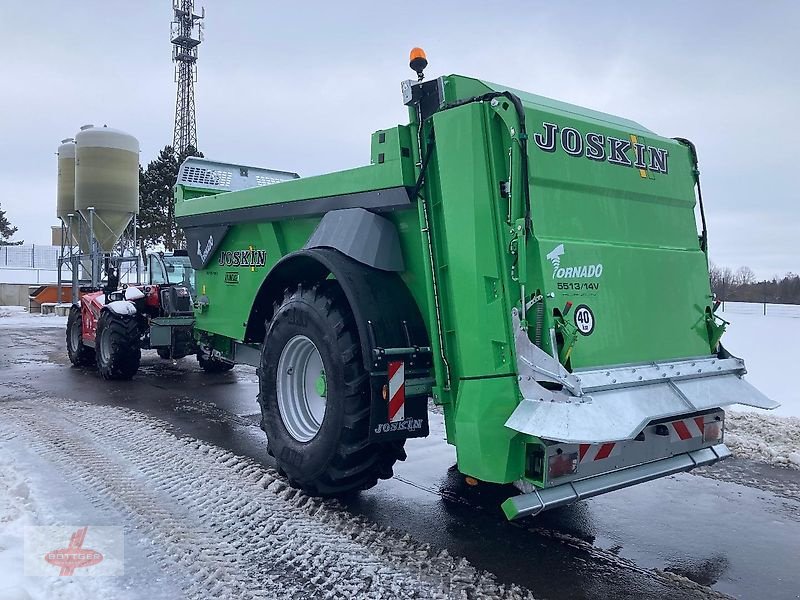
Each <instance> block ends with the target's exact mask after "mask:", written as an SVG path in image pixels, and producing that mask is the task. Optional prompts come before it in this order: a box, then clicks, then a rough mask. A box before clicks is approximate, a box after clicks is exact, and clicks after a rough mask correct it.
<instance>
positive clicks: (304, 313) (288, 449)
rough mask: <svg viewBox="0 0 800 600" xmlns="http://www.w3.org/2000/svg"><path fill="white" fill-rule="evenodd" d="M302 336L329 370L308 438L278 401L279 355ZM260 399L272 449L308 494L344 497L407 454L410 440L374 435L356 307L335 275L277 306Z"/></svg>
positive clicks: (264, 352) (388, 474) (265, 354)
mask: <svg viewBox="0 0 800 600" xmlns="http://www.w3.org/2000/svg"><path fill="white" fill-rule="evenodd" d="M298 336H303V337H305V338H307V339H308V340H310V341H311V342H312V343H313V345H314V346H315V348H316V350H317V352H318V355H319V358H320V359H321V361H322V366H323V369H324V380H325V384H324V385H325V388H324V389H325V390H326V391H325V392H324V395H325V408H324V415H323V416H322V418H321V423H320V424H319V425H318V430H317V431H316V434H315V435H314V434H313V433H310V434H309V435H313V437H312V438H311V439H310V440H308V441H299V439H298V437H297V436H296V434H295V435H293V434H292V433H290V432H289V429H288V428H287V424H286V422H284V417H283V416H282V415H281V410H280V408H279V402H278V380H277V378H278V366H279V362H280V358H281V355H282V353H283V352H284V348H288V347H291V344H289V345H288V346H287V344H288V343H289V342H290V341H291V340H293V339H298ZM284 367H285V364H284ZM287 372H288V369H287ZM285 388H286V384H284V389H285ZM286 397H287V398H288V397H291V396H289V395H287V396H286ZM258 401H259V404H260V405H261V413H262V428H263V429H264V431H265V433H266V434H267V441H268V448H269V453H270V454H271V455H272V456H274V457H275V460H276V461H277V463H278V468H279V470H281V471H282V472H283V473H285V474H286V476H287V478H288V480H289V483H290V484H291V485H292V486H294V487H297V488H301V489H303V490H305V491H306V492H308V493H311V494H314V495H320V496H338V495H344V494H348V493H350V492H353V491H357V490H365V489H368V488H371V487H372V486H374V485H375V484H376V483H377V482H378V480H379V479H389V478H390V477H391V476H392V474H393V473H392V466H393V465H394V463H395V461H397V460H405V458H406V455H405V451H404V450H403V444H404V441H399V442H386V443H380V444H378V443H370V441H369V417H370V389H369V374H368V373H367V372H366V371H365V370H364V365H363V362H362V359H361V345H360V343H359V338H358V332H357V329H356V324H355V320H354V318H353V313H352V310H351V309H350V306H349V304H348V303H347V299H346V298H345V296H344V293H343V292H342V290H341V288H340V287H339V285H338V284H337V283H336V282H335V281H325V282H323V283H322V284H320V285H318V286H315V287H313V288H311V289H309V288H304V287H301V286H298V288H297V289H296V290H294V291H288V290H287V292H286V293H285V295H284V298H283V301H282V302H281V303H280V305H279V306H276V309H275V312H274V316H273V318H272V320H271V321H270V322H269V323H268V324H267V333H266V336H265V340H264V345H263V346H262V351H261V369H260V373H259V395H258ZM295 431H297V430H296V429H295Z"/></svg>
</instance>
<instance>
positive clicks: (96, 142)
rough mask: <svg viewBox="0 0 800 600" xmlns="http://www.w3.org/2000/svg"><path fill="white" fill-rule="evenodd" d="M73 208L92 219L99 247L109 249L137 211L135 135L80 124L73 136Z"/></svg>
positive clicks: (106, 250) (137, 165) (86, 219)
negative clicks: (79, 128) (78, 129)
mask: <svg viewBox="0 0 800 600" xmlns="http://www.w3.org/2000/svg"><path fill="white" fill-rule="evenodd" d="M90 208H92V209H94V210H93V211H90V210H89V209H90ZM75 210H77V211H78V212H79V213H80V214H81V216H82V217H83V219H84V221H85V222H86V223H87V224H88V223H89V221H90V218H91V221H92V227H93V230H94V236H95V239H96V240H97V243H98V245H99V246H100V249H101V250H102V251H103V252H111V251H112V250H113V248H114V244H116V242H117V240H118V239H119V238H120V236H121V235H122V233H123V232H124V231H125V228H126V227H127V226H128V223H130V221H131V219H132V218H133V216H134V215H136V214H138V213H139V142H138V140H137V139H136V138H135V137H133V136H132V135H130V134H128V133H125V132H123V131H119V130H117V129H111V128H109V127H95V126H93V125H84V126H83V127H81V130H80V131H79V132H78V133H77V134H76V135H75ZM90 213H93V214H92V215H91V217H90Z"/></svg>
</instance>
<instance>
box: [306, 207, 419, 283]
mask: <svg viewBox="0 0 800 600" xmlns="http://www.w3.org/2000/svg"><path fill="white" fill-rule="evenodd" d="M312 248H333V249H334V250H338V251H339V252H341V253H342V254H344V255H345V256H349V257H350V258H352V259H353V260H355V261H357V262H360V263H362V264H364V265H367V266H370V267H374V268H376V269H380V270H381V271H397V272H400V271H405V266H404V264H403V253H402V251H401V249H400V238H399V236H398V235H397V228H396V227H395V226H394V223H392V222H391V221H390V220H388V219H386V218H384V217H381V216H380V215H376V214H375V213H372V212H370V211H368V210H364V209H363V208H342V209H339V210H332V211H330V212H328V213H325V216H323V217H322V220H321V221H320V222H319V224H318V225H317V228H316V229H315V230H314V233H312V234H311V237H310V238H308V241H307V242H306V245H305V246H304V249H306V250H310V249H312Z"/></svg>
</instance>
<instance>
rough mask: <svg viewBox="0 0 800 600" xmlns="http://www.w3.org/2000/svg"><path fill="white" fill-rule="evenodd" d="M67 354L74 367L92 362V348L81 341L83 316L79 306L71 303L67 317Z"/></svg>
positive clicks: (84, 365)
mask: <svg viewBox="0 0 800 600" xmlns="http://www.w3.org/2000/svg"><path fill="white" fill-rule="evenodd" d="M67 354H68V355H69V361H70V362H71V363H72V364H73V365H75V366H76V367H86V366H89V365H91V364H93V363H94V348H90V347H89V346H86V345H84V343H83V317H82V316H81V309H80V307H79V306H77V305H75V304H73V305H72V308H70V309H69V317H68V318H67Z"/></svg>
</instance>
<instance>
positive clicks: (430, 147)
mask: <svg viewBox="0 0 800 600" xmlns="http://www.w3.org/2000/svg"><path fill="white" fill-rule="evenodd" d="M435 141H436V140H434V136H433V130H431V137H430V139H429V140H428V145H427V146H425V156H424V157H422V164H421V166H420V169H419V176H418V177H417V182H416V183H415V184H414V189H413V190H412V192H411V196H410V197H411V200H412V202H413V201H414V200H416V199H417V198H418V197H419V192H420V190H421V189H422V185H423V184H424V183H425V172H426V171H427V170H428V163H429V162H430V160H431V155H432V154H433V149H434V148H435Z"/></svg>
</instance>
